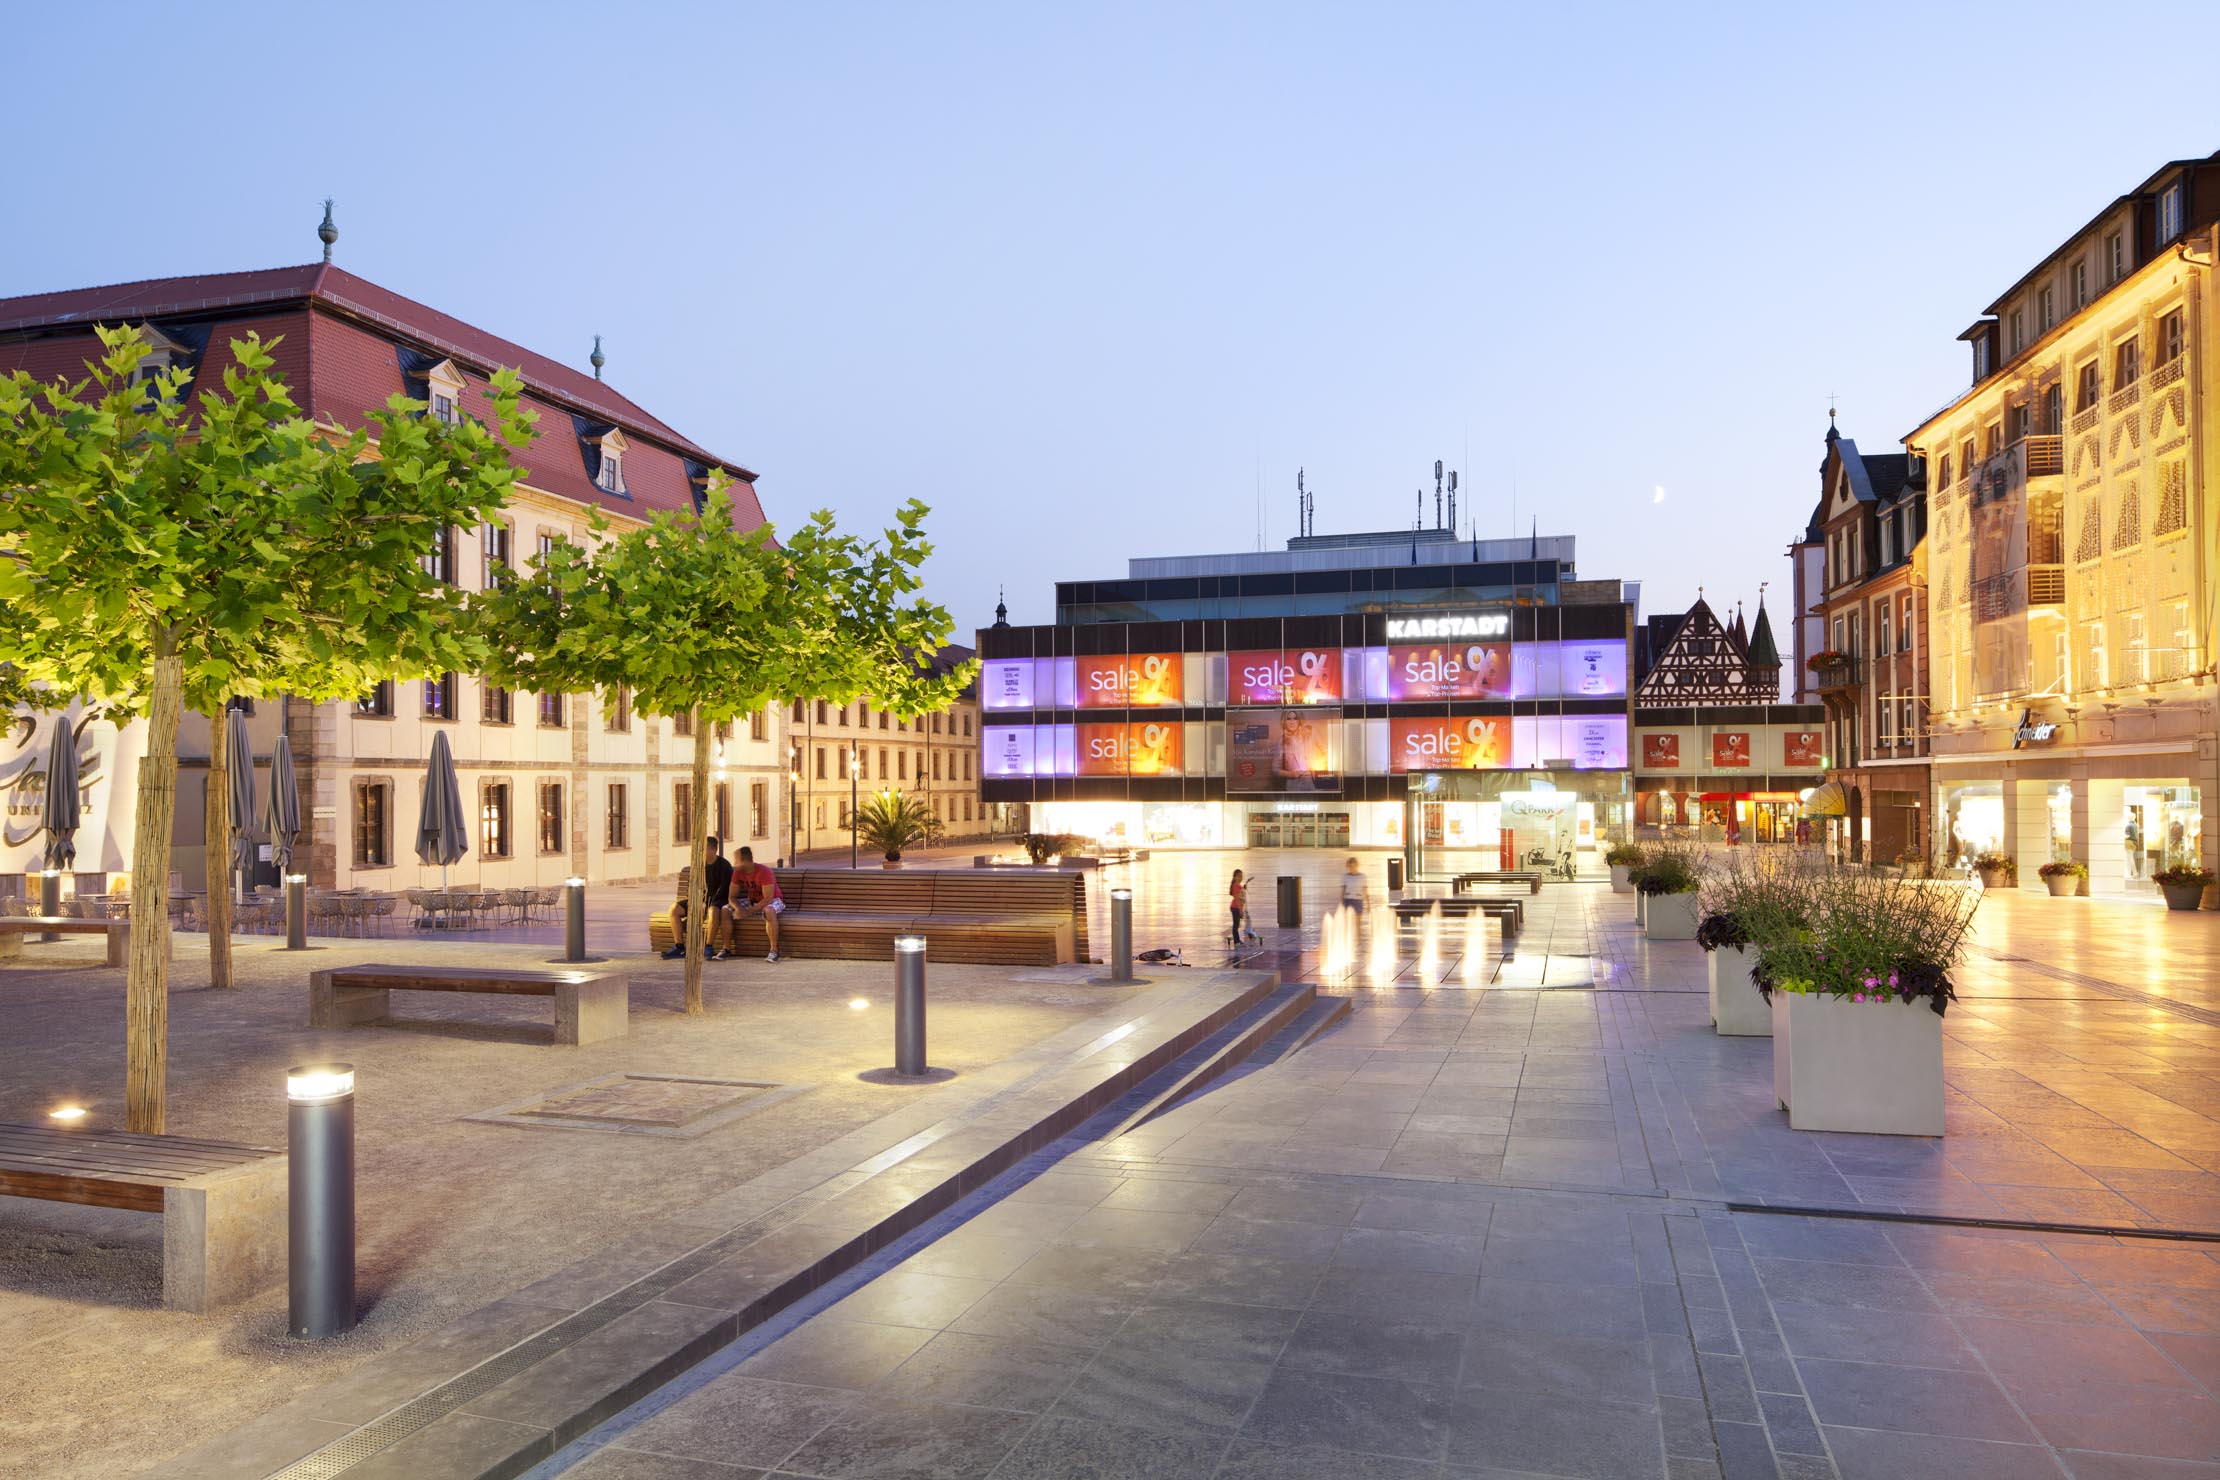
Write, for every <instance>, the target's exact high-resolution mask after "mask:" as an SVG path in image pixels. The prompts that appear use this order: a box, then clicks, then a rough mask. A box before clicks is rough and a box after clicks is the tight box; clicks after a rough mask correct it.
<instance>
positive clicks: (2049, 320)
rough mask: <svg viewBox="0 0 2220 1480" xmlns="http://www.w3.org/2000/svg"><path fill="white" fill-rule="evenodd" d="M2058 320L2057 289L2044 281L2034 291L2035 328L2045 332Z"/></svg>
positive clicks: (2037, 330)
mask: <svg viewBox="0 0 2220 1480" xmlns="http://www.w3.org/2000/svg"><path fill="white" fill-rule="evenodd" d="M2057 322H2058V290H2057V289H2056V288H2054V287H2052V286H2051V285H2050V284H2048V283H2045V284H2043V286H2042V287H2040V288H2038V289H2037V290H2036V291H2035V330H2036V332H2037V333H2039V334H2040V333H2047V332H2048V331H2049V329H2050V326H2051V325H2053V324H2055V323H2057Z"/></svg>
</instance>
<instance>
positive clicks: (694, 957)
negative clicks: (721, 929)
mask: <svg viewBox="0 0 2220 1480" xmlns="http://www.w3.org/2000/svg"><path fill="white" fill-rule="evenodd" d="M711 743H712V741H711V736H710V732H709V721H708V717H707V716H706V715H705V714H704V712H703V709H702V706H701V705H699V704H696V705H695V706H694V789H693V794H692V796H691V797H689V798H688V801H687V805H688V806H689V807H690V808H691V809H692V811H693V814H694V816H693V833H692V836H693V848H692V851H691V852H690V854H689V855H688V863H689V867H688V869H687V871H686V879H687V884H686V1010H687V1012H689V1013H700V1012H703V1011H706V1009H705V1008H704V1007H703V1005H702V999H701V947H702V927H703V925H704V923H705V922H704V921H703V919H702V897H703V892H704V890H705V888H706V886H707V882H708V881H707V880H706V879H704V878H703V874H704V872H705V871H706V870H707V868H708V865H709V748H710V745H711Z"/></svg>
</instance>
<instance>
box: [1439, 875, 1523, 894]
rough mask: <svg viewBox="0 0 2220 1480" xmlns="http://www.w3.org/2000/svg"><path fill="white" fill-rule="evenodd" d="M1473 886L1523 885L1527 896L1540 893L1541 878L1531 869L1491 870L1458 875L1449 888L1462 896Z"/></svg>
mask: <svg viewBox="0 0 2220 1480" xmlns="http://www.w3.org/2000/svg"><path fill="white" fill-rule="evenodd" d="M1475 884H1524V885H1526V892H1527V893H1529V894H1539V893H1541V892H1542V876H1541V875H1540V874H1539V873H1536V872H1534V871H1533V870H1531V869H1492V870H1482V871H1480V872H1478V873H1470V874H1459V875H1457V877H1456V878H1455V879H1454V880H1453V881H1452V882H1451V885H1450V887H1451V888H1452V889H1454V890H1455V891H1456V892H1457V893H1459V894H1462V893H1464V892H1465V891H1466V890H1467V889H1469V888H1471V887H1472V886H1473V885H1475Z"/></svg>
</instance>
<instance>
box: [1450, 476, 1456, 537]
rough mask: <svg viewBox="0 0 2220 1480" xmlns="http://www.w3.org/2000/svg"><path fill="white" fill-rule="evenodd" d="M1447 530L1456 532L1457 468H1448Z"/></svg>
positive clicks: (1452, 532)
mask: <svg viewBox="0 0 2220 1480" xmlns="http://www.w3.org/2000/svg"><path fill="white" fill-rule="evenodd" d="M1449 532H1450V533H1451V534H1452V535H1454V534H1455V533H1456V532H1457V470H1456V469H1455V468H1451V469H1450V470H1449Z"/></svg>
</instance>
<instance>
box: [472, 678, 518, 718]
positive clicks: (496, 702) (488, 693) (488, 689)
mask: <svg viewBox="0 0 2220 1480" xmlns="http://www.w3.org/2000/svg"><path fill="white" fill-rule="evenodd" d="M514 708H515V698H514V696H513V695H511V694H510V692H509V691H508V690H507V689H505V688H503V687H501V685H499V684H497V683H489V684H486V685H484V686H483V687H482V688H480V690H479V692H478V717H479V719H481V720H482V721H484V722H485V723H486V724H489V725H506V724H512V723H514V717H513V711H514Z"/></svg>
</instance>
